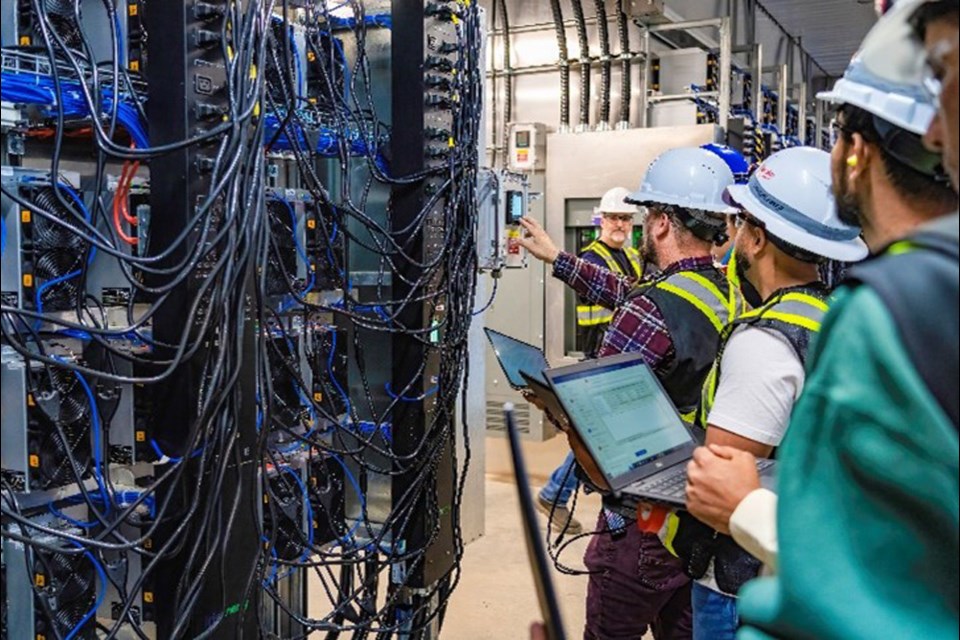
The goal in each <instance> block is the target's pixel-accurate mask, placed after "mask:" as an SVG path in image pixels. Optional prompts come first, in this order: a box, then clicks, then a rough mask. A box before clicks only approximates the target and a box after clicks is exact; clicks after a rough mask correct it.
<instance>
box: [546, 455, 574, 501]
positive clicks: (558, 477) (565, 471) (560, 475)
mask: <svg viewBox="0 0 960 640" xmlns="http://www.w3.org/2000/svg"><path fill="white" fill-rule="evenodd" d="M574 464H576V459H575V458H574V457H573V454H572V453H569V454H567V457H566V459H564V461H563V464H561V465H560V466H559V467H557V468H556V469H555V470H554V472H553V473H552V474H550V480H548V481H547V484H546V486H544V487H543V489H541V490H540V497H541V498H543V499H544V500H546V501H547V502H553V503H556V505H557V506H558V507H566V506H567V503H568V502H570V498H571V496H573V492H574V491H576V490H577V474H576V473H574V470H573V465H574Z"/></svg>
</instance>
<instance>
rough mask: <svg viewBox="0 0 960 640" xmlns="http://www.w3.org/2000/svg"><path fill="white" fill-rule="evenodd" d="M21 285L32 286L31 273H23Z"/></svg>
mask: <svg viewBox="0 0 960 640" xmlns="http://www.w3.org/2000/svg"><path fill="white" fill-rule="evenodd" d="M23 286H25V287H32V286H33V274H32V273H25V274H23Z"/></svg>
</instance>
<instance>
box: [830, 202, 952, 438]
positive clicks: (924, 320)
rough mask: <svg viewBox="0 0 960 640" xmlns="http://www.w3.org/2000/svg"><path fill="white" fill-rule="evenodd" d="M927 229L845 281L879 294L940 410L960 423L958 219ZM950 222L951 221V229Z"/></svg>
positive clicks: (859, 267)
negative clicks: (958, 390)
mask: <svg viewBox="0 0 960 640" xmlns="http://www.w3.org/2000/svg"><path fill="white" fill-rule="evenodd" d="M946 218H947V220H940V221H937V223H936V225H935V226H934V225H931V226H928V227H925V228H924V229H923V230H921V231H918V232H917V233H916V234H914V235H913V236H911V237H910V238H908V239H907V240H905V241H902V242H898V243H895V244H894V245H893V246H892V247H891V249H889V250H888V251H887V252H886V253H884V254H882V255H880V256H877V257H876V258H874V259H872V260H868V261H867V262H864V263H861V264H858V265H856V266H854V267H853V268H852V269H851V270H850V272H849V274H848V281H849V282H850V283H853V284H859V283H862V284H865V285H867V286H869V287H870V288H871V289H873V290H874V291H876V292H877V294H878V295H879V296H880V299H881V300H882V301H883V303H884V305H885V306H886V307H887V309H888V310H889V311H890V315H891V316H892V317H893V320H894V323H895V324H896V326H897V329H898V331H899V333H900V338H901V339H902V340H903V345H904V347H905V348H906V350H907V353H908V354H909V356H910V360H911V361H912V362H913V364H914V366H915V367H916V369H917V372H918V373H919V374H920V377H921V379H922V380H923V382H924V384H926V386H927V388H928V389H929V390H930V392H931V394H932V395H933V397H934V398H936V400H937V402H938V403H939V404H940V406H941V407H942V408H943V410H944V412H945V413H946V414H947V416H948V417H949V418H950V420H951V422H953V426H954V428H957V427H958V423H960V395H958V394H957V387H958V385H960V315H958V311H957V307H958V304H960V248H958V242H957V234H956V231H955V229H956V221H957V216H956V215H953V216H946ZM950 219H952V220H953V223H952V224H953V227H952V229H951V228H950V227H949V226H945V224H946V225H950Z"/></svg>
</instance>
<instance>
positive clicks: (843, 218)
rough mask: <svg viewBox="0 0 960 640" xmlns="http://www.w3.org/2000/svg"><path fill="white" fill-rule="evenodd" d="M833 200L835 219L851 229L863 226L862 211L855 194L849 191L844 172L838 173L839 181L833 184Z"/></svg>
mask: <svg viewBox="0 0 960 640" xmlns="http://www.w3.org/2000/svg"><path fill="white" fill-rule="evenodd" d="M833 198H834V201H835V202H836V204H837V217H838V218H840V222H842V223H843V224H847V225H850V226H852V227H862V226H863V210H862V208H861V207H860V199H859V198H858V197H857V194H855V193H852V192H851V191H850V185H849V184H848V182H847V174H846V172H841V173H840V179H839V181H838V182H835V183H834V187H833Z"/></svg>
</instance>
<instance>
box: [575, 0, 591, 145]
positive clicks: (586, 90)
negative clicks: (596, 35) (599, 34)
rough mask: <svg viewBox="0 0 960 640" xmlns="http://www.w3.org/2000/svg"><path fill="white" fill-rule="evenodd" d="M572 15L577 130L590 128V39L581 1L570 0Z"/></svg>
mask: <svg viewBox="0 0 960 640" xmlns="http://www.w3.org/2000/svg"><path fill="white" fill-rule="evenodd" d="M571 4H572V5H573V17H574V19H575V20H576V21H577V40H578V41H579V43H580V61H579V68H580V121H579V122H578V123H577V131H589V130H590V41H589V40H588V39H587V23H586V21H585V20H584V17H583V3H582V2H581V1H580V0H571Z"/></svg>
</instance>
